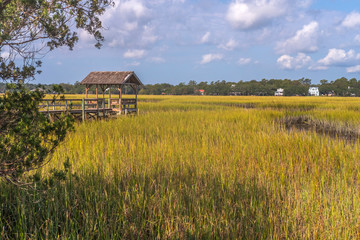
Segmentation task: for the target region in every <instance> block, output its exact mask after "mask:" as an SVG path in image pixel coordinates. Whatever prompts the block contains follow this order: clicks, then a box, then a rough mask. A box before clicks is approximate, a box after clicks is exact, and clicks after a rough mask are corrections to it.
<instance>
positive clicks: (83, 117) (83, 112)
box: [81, 99, 85, 122]
mask: <svg viewBox="0 0 360 240" xmlns="http://www.w3.org/2000/svg"><path fill="white" fill-rule="evenodd" d="M81 117H82V120H83V122H84V121H85V99H82V101H81Z"/></svg>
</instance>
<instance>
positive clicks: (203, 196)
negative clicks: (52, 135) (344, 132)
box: [0, 96, 360, 239]
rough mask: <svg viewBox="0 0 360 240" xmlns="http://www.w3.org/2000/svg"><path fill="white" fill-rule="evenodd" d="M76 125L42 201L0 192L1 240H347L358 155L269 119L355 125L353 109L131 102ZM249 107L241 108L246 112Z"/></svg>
mask: <svg viewBox="0 0 360 240" xmlns="http://www.w3.org/2000/svg"><path fill="white" fill-rule="evenodd" d="M139 99H140V103H139V108H140V109H141V114H140V115H139V116H136V117H120V118H118V119H115V120H111V121H99V122H86V123H79V124H77V125H76V131H75V132H73V133H71V134H69V136H68V137H67V139H66V141H65V143H64V144H62V145H61V146H60V147H59V148H58V149H57V151H56V152H55V153H54V155H53V157H52V161H51V164H50V165H48V166H46V167H45V168H44V169H42V172H43V174H44V175H46V174H48V173H49V171H50V169H51V168H53V167H56V168H61V167H62V164H63V162H64V161H65V159H69V160H70V162H71V164H72V168H71V172H72V173H74V174H76V175H75V176H72V177H69V178H68V180H66V181H65V182H61V183H55V185H54V187H53V188H51V189H50V190H48V191H47V192H46V193H45V194H43V193H41V192H34V191H32V190H20V189H17V188H15V187H13V186H9V185H5V184H2V186H1V191H0V204H1V211H0V214H1V215H0V238H1V239H14V238H16V239H38V238H40V239H57V238H59V239H80V238H81V239H121V238H123V239H144V238H150V239H153V238H154V239H184V238H190V239H193V238H200V239H201V238H202V239H208V238H219V239H223V238H227V239H236V238H237V239H284V238H288V239H297V238H299V239H358V238H360V218H359V216H360V193H359V191H360V190H359V185H360V161H359V159H360V147H359V143H357V142H356V143H354V144H348V143H347V142H346V141H344V140H343V139H342V138H333V137H329V136H326V135H318V134H317V133H316V132H315V131H307V132H306V131H297V130H291V131H289V130H287V129H285V128H283V127H282V126H281V125H279V123H278V122H279V121H278V119H282V118H285V117H289V116H300V115H306V116H311V117H313V118H314V119H320V120H324V121H325V120H326V121H329V122H332V123H333V124H339V125H346V124H350V123H351V124H352V125H354V126H355V125H356V124H359V122H360V118H359V117H360V111H358V106H360V99H358V98H321V97H319V98H315V97H304V98H301V97H288V98H285V97H284V98H275V97H208V96H205V97H195V96H140V98H139ZM249 106H250V107H249Z"/></svg>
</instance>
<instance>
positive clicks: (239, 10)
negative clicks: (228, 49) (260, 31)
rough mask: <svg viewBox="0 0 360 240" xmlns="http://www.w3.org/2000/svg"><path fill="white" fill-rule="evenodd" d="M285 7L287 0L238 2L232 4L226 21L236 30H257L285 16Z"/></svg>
mask: <svg viewBox="0 0 360 240" xmlns="http://www.w3.org/2000/svg"><path fill="white" fill-rule="evenodd" d="M285 5H287V4H286V1H285V0H256V1H253V0H236V1H235V2H232V3H230V5H229V7H228V11H227V14H226V19H227V21H228V22H229V23H230V24H231V25H232V26H233V27H234V28H236V29H240V30H247V29H252V28H257V27H260V26H262V25H265V24H266V23H268V22H269V21H271V20H272V19H274V18H277V17H280V16H283V15H284V14H285V13H286V12H287V9H286V7H285Z"/></svg>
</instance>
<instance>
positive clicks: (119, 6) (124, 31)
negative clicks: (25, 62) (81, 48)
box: [101, 0, 159, 48]
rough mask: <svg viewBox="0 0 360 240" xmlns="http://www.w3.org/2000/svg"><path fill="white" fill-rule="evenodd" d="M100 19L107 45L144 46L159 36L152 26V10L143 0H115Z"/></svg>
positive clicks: (153, 41)
mask: <svg viewBox="0 0 360 240" xmlns="http://www.w3.org/2000/svg"><path fill="white" fill-rule="evenodd" d="M101 20H102V21H103V24H104V26H105V28H107V29H108V31H104V35H105V39H106V41H107V45H108V46H109V47H118V46H119V47H128V48H139V47H141V48H144V47H146V46H149V45H151V44H153V43H155V42H156V41H157V40H158V39H159V37H158V36H157V35H156V33H155V29H154V27H153V26H152V20H153V16H152V10H151V9H150V8H149V7H148V6H147V5H146V3H145V2H144V1H143V0H124V1H123V0H115V6H114V7H113V8H110V9H108V10H107V11H106V12H105V14H104V16H102V18H101Z"/></svg>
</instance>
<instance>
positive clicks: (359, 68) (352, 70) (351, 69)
mask: <svg viewBox="0 0 360 240" xmlns="http://www.w3.org/2000/svg"><path fill="white" fill-rule="evenodd" d="M346 71H347V72H348V73H357V72H360V65H356V66H353V67H348V68H346Z"/></svg>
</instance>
